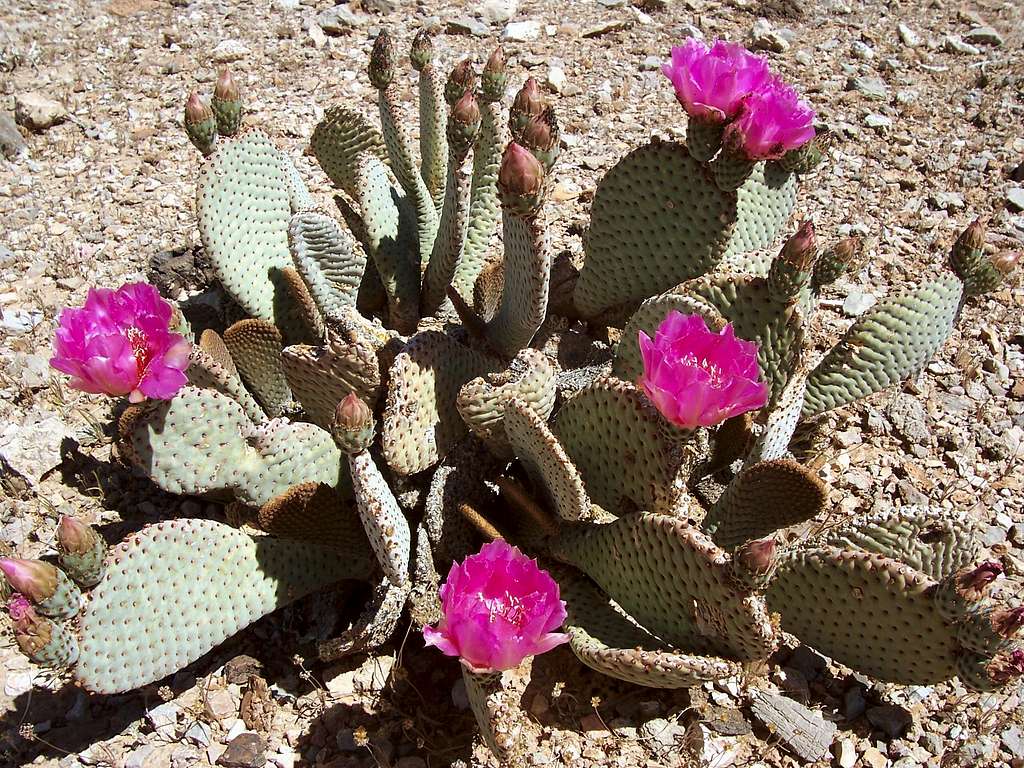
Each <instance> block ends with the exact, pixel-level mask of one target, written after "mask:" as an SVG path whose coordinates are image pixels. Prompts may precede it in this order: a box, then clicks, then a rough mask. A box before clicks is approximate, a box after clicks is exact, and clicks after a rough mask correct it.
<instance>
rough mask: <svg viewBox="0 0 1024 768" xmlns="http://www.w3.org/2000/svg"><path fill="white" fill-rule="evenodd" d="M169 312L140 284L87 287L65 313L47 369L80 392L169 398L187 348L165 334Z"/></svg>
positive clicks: (180, 382) (178, 384) (180, 377)
mask: <svg viewBox="0 0 1024 768" xmlns="http://www.w3.org/2000/svg"><path fill="white" fill-rule="evenodd" d="M172 314H173V308H172V307H171V305H170V304H168V303H167V302H166V301H164V300H163V299H162V298H160V294H159V293H158V292H157V290H156V288H154V287H153V286H152V285H148V284H146V283H132V284H128V285H123V286H121V287H120V288H118V289H117V290H116V291H112V290H110V289H109V288H92V289H90V291H89V295H88V297H87V298H86V300H85V306H84V307H82V308H80V309H65V310H64V311H63V312H61V315H60V325H59V327H58V328H57V333H56V335H55V338H54V343H53V351H54V354H53V357H52V358H50V365H51V366H52V367H54V368H56V369H57V370H58V371H62V372H64V373H66V374H68V375H69V376H71V383H70V386H71V387H73V388H74V389H80V390H82V391H83V392H103V393H106V394H108V395H128V399H129V400H131V402H133V403H138V402H141V401H143V400H144V399H146V398H147V397H152V398H156V399H161V400H169V399H170V398H172V397H174V395H175V393H177V391H178V390H179V389H181V388H182V387H183V386H184V385H185V382H186V378H185V373H184V371H185V369H186V368H187V367H188V361H189V354H190V352H191V348H192V347H191V344H189V342H188V341H186V340H185V338H184V337H183V336H181V335H179V334H177V333H173V332H171V330H170V324H171V316H172Z"/></svg>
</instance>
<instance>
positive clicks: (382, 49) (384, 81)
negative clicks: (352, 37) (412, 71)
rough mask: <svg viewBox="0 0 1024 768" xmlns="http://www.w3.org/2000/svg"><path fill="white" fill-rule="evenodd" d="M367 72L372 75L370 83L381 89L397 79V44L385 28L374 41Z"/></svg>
mask: <svg viewBox="0 0 1024 768" xmlns="http://www.w3.org/2000/svg"><path fill="white" fill-rule="evenodd" d="M367 73H368V74H369V76H370V84H371V85H373V87H374V88H376V89H377V90H379V91H382V90H384V89H385V88H387V87H388V86H389V85H391V81H392V80H394V79H395V46H394V44H393V43H392V42H391V35H389V34H388V33H387V32H386V31H384V30H383V29H382V30H381V31H380V34H378V35H377V39H376V40H374V41H373V50H371V51H370V66H369V67H368V68H367Z"/></svg>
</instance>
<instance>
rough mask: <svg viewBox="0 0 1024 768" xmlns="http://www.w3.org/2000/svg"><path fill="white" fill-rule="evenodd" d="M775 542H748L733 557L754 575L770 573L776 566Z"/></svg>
mask: <svg viewBox="0 0 1024 768" xmlns="http://www.w3.org/2000/svg"><path fill="white" fill-rule="evenodd" d="M775 551H776V548H775V540H774V539H759V540H757V541H748V542H747V543H746V544H743V545H742V546H740V547H737V549H736V553H735V554H734V555H733V557H735V558H736V559H738V560H740V561H741V562H742V563H743V564H744V565H745V566H746V567H747V568H749V569H750V570H751V571H753V572H754V573H768V572H769V571H770V570H771V569H772V567H773V566H774V565H775Z"/></svg>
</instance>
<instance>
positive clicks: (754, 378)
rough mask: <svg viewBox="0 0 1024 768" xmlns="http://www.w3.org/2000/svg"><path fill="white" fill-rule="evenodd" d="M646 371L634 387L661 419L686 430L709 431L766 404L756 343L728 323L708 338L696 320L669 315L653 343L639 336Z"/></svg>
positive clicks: (705, 328)
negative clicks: (723, 422)
mask: <svg viewBox="0 0 1024 768" xmlns="http://www.w3.org/2000/svg"><path fill="white" fill-rule="evenodd" d="M640 354H641V356H642V357H643V363H644V372H643V374H642V375H641V376H640V378H639V380H638V382H637V384H638V385H639V386H640V387H641V388H642V389H643V390H644V392H645V393H646V394H647V397H648V398H650V400H651V402H652V403H654V406H655V407H656V408H657V409H658V410H659V411H661V415H662V416H664V417H665V418H666V419H668V420H669V421H670V422H672V423H673V424H676V425H677V426H680V427H683V428H684V429H696V428H697V427H699V426H703V427H710V426H712V425H714V424H718V423H720V422H722V421H725V420H726V419H728V418H730V417H732V416H737V415H739V414H741V413H746V412H747V411H751V410H754V409H755V408H760V407H761V406H763V405H764V404H765V403H766V402H768V387H767V385H765V384H764V383H763V382H762V381H761V371H760V369H759V368H758V365H757V343H756V342H752V341H744V340H743V339H737V338H736V334H735V333H734V332H733V328H732V324H731V323H730V324H728V325H726V326H725V328H723V329H722V332H721V333H712V332H711V331H710V330H708V326H707V323H705V322H704V318H703V317H701V316H700V315H696V314H694V315H684V314H682V313H681V312H677V311H675V310H672V311H671V312H669V313H668V315H667V316H666V317H665V319H664V320H663V321H662V323H661V325H659V326H658V330H657V332H656V333H655V335H654V339H653V340H651V338H650V337H649V336H648V335H647V334H646V333H644V332H643V331H640Z"/></svg>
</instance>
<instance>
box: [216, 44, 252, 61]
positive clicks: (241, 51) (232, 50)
mask: <svg viewBox="0 0 1024 768" xmlns="http://www.w3.org/2000/svg"><path fill="white" fill-rule="evenodd" d="M249 53H250V51H249V46H247V45H246V44H245V43H243V42H242V41H241V40H230V39H228V40H221V41H220V42H219V43H217V46H216V47H215V48H214V49H213V50H212V51H211V52H210V58H212V59H213V60H214V61H215V62H217V63H218V64H230V63H231V62H233V61H241V60H242V59H244V58H245V57H246V56H248V55H249Z"/></svg>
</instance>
